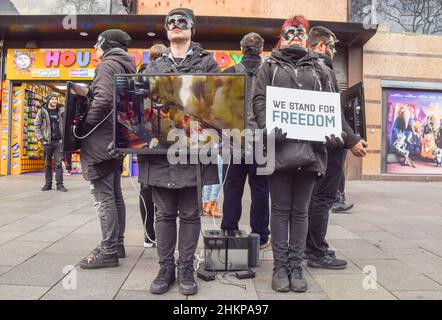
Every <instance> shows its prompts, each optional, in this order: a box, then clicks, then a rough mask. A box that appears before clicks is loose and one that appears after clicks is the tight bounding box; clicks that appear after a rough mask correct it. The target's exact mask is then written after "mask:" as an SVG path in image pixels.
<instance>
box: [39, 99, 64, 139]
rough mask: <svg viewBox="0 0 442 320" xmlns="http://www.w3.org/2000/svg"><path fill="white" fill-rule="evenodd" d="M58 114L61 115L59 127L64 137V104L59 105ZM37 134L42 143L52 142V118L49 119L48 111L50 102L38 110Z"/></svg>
mask: <svg viewBox="0 0 442 320" xmlns="http://www.w3.org/2000/svg"><path fill="white" fill-rule="evenodd" d="M58 115H59V117H60V121H59V127H60V134H61V137H62V139H63V132H64V126H63V117H64V108H63V106H61V105H59V106H58ZM35 135H36V136H37V139H38V140H39V141H42V143H49V144H50V143H52V142H53V141H52V134H51V120H50V119H49V112H48V104H47V103H46V104H44V105H43V106H42V107H41V109H40V110H39V111H38V112H37V116H36V117H35ZM56 142H57V141H56Z"/></svg>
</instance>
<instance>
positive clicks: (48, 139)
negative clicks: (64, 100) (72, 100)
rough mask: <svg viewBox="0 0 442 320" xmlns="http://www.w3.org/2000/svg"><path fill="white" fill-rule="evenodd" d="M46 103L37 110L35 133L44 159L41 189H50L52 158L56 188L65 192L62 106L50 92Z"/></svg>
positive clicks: (56, 96)
mask: <svg viewBox="0 0 442 320" xmlns="http://www.w3.org/2000/svg"><path fill="white" fill-rule="evenodd" d="M46 101H47V102H46V103H45V104H44V105H43V106H42V107H41V109H40V110H39V111H38V112H37V117H36V119H35V134H36V136H37V139H38V140H39V141H40V142H41V144H42V145H43V151H44V159H45V185H44V186H43V188H42V189H41V191H48V190H51V189H52V176H53V174H52V158H54V160H55V180H56V183H57V190H58V191H62V192H66V191H67V189H66V188H65V187H64V185H63V167H62V161H63V151H62V144H63V143H62V137H63V129H64V128H63V117H64V107H63V106H62V105H59V104H58V95H57V94H55V93H50V94H49V95H48V96H47V97H46Z"/></svg>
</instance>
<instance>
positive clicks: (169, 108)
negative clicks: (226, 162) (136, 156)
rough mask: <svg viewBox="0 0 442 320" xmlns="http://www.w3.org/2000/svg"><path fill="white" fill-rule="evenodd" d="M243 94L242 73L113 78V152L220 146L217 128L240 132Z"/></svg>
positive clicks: (150, 75)
mask: <svg viewBox="0 0 442 320" xmlns="http://www.w3.org/2000/svg"><path fill="white" fill-rule="evenodd" d="M245 90H246V79H245V75H244V74H221V73H220V74H192V75H190V74H143V75H116V76H115V95H114V99H115V101H114V105H115V113H114V117H115V118H114V124H115V130H114V141H115V148H116V149H118V150H120V151H122V152H125V153H143V154H149V153H151V154H166V153H167V151H168V149H169V147H170V146H172V145H175V146H177V144H180V148H191V147H195V145H196V144H198V146H199V147H200V146H206V147H207V146H208V145H210V143H208V142H210V141H212V142H214V144H215V142H220V141H222V140H223V138H222V137H223V135H224V134H225V132H224V131H223V129H237V131H236V132H241V131H242V130H243V129H244V126H245V121H244V114H245ZM205 129H210V130H205ZM208 132H209V133H211V134H209V135H207V133H208ZM213 133H215V134H213ZM215 135H217V137H218V138H217V139H218V140H217V139H216V138H213V137H214V136H215ZM239 140H241V139H240V138H239ZM240 144H241V143H240ZM216 145H217V147H219V146H220V143H219V144H218V143H216ZM203 148H204V147H203ZM210 148H213V147H210Z"/></svg>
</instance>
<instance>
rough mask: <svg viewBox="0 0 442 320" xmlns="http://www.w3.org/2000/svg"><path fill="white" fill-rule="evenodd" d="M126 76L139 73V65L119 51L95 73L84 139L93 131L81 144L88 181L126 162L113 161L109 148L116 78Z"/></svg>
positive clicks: (106, 58)
mask: <svg viewBox="0 0 442 320" xmlns="http://www.w3.org/2000/svg"><path fill="white" fill-rule="evenodd" d="M125 73H126V74H127V73H132V74H133V73H136V65H135V61H134V59H133V58H132V57H131V56H130V55H129V54H128V53H127V52H126V51H125V50H123V49H120V48H114V49H110V50H109V51H107V52H106V53H105V54H104V56H103V60H102V62H101V63H100V64H99V65H98V67H97V69H96V70H95V77H94V80H93V81H92V85H91V87H90V89H89V96H90V98H91V105H90V108H89V111H88V113H87V116H86V119H85V125H84V128H83V135H86V134H87V133H89V132H91V130H93V131H92V133H91V134H90V135H88V137H87V138H85V139H83V140H82V142H81V168H82V171H83V177H84V178H85V179H86V180H89V181H93V180H96V179H100V178H102V177H104V176H106V175H108V174H109V173H111V172H112V171H115V170H117V168H119V167H121V165H122V161H123V160H116V159H113V158H112V157H111V155H110V154H109V153H108V151H107V147H108V146H109V144H110V143H111V142H112V140H113V116H112V111H113V109H114V105H113V96H114V82H115V80H114V75H116V74H125ZM105 119H106V120H105Z"/></svg>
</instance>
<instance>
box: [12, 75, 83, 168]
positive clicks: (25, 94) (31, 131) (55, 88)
mask: <svg viewBox="0 0 442 320" xmlns="http://www.w3.org/2000/svg"><path fill="white" fill-rule="evenodd" d="M77 83H78V84H79V85H81V86H87V85H88V82H77ZM51 93H55V94H56V95H57V96H58V102H59V105H60V106H63V107H64V105H65V97H66V83H65V82H41V81H39V82H13V83H12V92H11V99H10V100H11V102H10V103H11V109H10V110H11V111H12V117H11V118H10V119H11V124H10V130H11V142H10V146H11V148H10V154H9V157H10V174H11V175H18V174H30V175H41V174H43V172H44V157H43V146H42V144H41V143H40V142H39V141H38V139H37V137H36V134H35V120H36V116H37V113H38V111H39V110H40V108H42V107H44V106H45V105H46V104H47V102H48V101H47V98H46V97H47V96H48V95H49V94H51ZM63 171H64V173H65V174H79V173H81V167H80V155H79V152H73V153H66V154H65V156H64V161H63Z"/></svg>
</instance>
